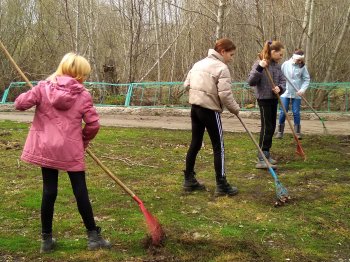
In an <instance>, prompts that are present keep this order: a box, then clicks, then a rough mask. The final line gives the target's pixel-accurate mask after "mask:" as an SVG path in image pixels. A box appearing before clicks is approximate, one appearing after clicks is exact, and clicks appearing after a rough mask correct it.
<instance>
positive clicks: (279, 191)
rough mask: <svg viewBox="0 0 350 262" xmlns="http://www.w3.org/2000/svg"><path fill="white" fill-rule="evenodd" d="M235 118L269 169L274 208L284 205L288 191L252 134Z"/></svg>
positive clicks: (240, 119)
mask: <svg viewBox="0 0 350 262" xmlns="http://www.w3.org/2000/svg"><path fill="white" fill-rule="evenodd" d="M237 118H238V119H239V121H240V122H241V124H242V125H243V127H244V129H245V131H247V133H248V135H249V137H250V139H251V140H252V141H253V143H254V145H255V146H256V147H257V149H258V150H259V153H260V155H261V156H262V157H263V159H264V161H265V163H266V165H267V167H268V169H269V171H270V173H271V175H272V177H273V179H274V181H275V188H276V196H277V201H276V202H275V207H278V206H282V205H284V203H286V202H287V201H288V200H289V199H290V196H289V195H288V190H287V189H286V188H285V187H284V186H283V185H282V183H281V182H280V181H279V179H278V177H277V174H276V172H275V171H274V170H273V168H272V167H271V164H270V162H269V160H268V159H267V158H266V157H265V155H264V153H263V151H262V150H261V148H260V147H259V145H258V143H257V142H256V141H255V139H254V137H253V135H252V133H251V132H250V131H249V129H248V128H247V126H246V124H245V123H244V122H243V120H242V118H241V117H240V116H239V115H238V116H237Z"/></svg>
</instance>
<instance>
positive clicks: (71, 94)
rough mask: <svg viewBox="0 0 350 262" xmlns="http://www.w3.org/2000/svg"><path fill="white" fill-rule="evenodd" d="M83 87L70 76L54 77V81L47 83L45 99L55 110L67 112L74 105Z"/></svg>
mask: <svg viewBox="0 0 350 262" xmlns="http://www.w3.org/2000/svg"><path fill="white" fill-rule="evenodd" d="M84 90H85V87H84V86H83V85H82V84H81V83H79V82H78V81H77V80H75V79H74V78H72V77H70V76H56V77H55V80H54V81H49V85H48V88H47V89H46V93H47V97H48V99H49V101H50V103H51V104H52V106H53V107H55V108H56V109H57V110H63V111H65V110H68V109H70V108H71V107H72V106H73V104H74V103H75V101H76V99H77V97H78V95H79V94H80V93H81V92H83V91H84Z"/></svg>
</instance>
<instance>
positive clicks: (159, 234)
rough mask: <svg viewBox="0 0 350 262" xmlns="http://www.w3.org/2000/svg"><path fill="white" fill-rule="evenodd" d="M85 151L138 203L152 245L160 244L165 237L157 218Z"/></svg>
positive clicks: (96, 159) (98, 162)
mask: <svg viewBox="0 0 350 262" xmlns="http://www.w3.org/2000/svg"><path fill="white" fill-rule="evenodd" d="M86 152H87V153H88V154H89V155H90V156H91V158H92V159H93V160H95V162H96V163H97V164H98V165H99V166H100V167H101V168H102V169H103V170H104V171H105V172H106V173H107V174H108V175H109V176H110V177H111V178H112V179H113V180H114V181H115V182H116V183H117V184H118V185H119V186H120V187H121V188H123V189H124V191H125V192H127V193H128V194H129V195H130V196H131V197H132V198H133V199H134V200H135V201H136V202H137V204H138V205H139V207H140V209H141V211H142V213H143V215H144V217H145V219H146V224H147V228H148V231H149V233H150V235H151V238H152V245H154V246H159V245H160V244H162V242H163V240H164V239H165V233H164V231H163V229H162V227H161V225H160V224H159V222H158V220H157V219H156V218H155V217H154V216H152V215H151V213H150V212H148V210H147V209H146V208H145V206H144V204H143V203H142V201H141V200H140V199H139V198H138V197H137V196H136V195H135V194H134V193H133V192H132V191H131V190H130V189H129V188H128V187H126V185H124V184H123V183H122V182H121V181H120V180H119V179H118V178H117V177H116V176H115V175H114V174H113V173H112V172H111V171H110V170H109V169H108V168H107V167H106V166H105V165H104V164H103V163H102V162H101V161H100V160H99V159H98V158H97V157H96V156H95V154H94V153H92V152H91V150H90V149H89V148H87V149H86Z"/></svg>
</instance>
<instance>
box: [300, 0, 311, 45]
mask: <svg viewBox="0 0 350 262" xmlns="http://www.w3.org/2000/svg"><path fill="white" fill-rule="evenodd" d="M310 3H311V1H310V0H305V11H304V19H303V24H302V26H301V27H302V30H303V31H302V32H301V36H300V40H299V44H298V48H303V49H304V50H305V43H306V38H307V32H306V27H307V25H308V22H309V17H310V7H311V6H310Z"/></svg>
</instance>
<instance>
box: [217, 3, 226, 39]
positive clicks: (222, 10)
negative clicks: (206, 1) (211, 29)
mask: <svg viewBox="0 0 350 262" xmlns="http://www.w3.org/2000/svg"><path fill="white" fill-rule="evenodd" d="M225 8H226V0H219V8H218V14H217V24H216V40H218V39H220V38H222V37H223V31H224V14H225Z"/></svg>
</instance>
